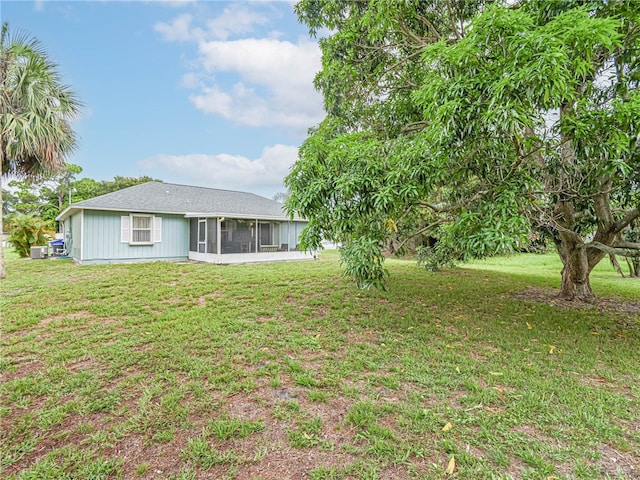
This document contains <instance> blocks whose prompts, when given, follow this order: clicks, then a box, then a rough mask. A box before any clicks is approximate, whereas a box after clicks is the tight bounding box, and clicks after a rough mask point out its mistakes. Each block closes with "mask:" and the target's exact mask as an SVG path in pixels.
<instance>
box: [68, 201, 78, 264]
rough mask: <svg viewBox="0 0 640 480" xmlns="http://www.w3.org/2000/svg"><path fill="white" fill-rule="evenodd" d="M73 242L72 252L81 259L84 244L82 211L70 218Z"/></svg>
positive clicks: (71, 245) (72, 254)
mask: <svg viewBox="0 0 640 480" xmlns="http://www.w3.org/2000/svg"><path fill="white" fill-rule="evenodd" d="M70 228H71V239H72V241H71V243H70V244H69V246H68V247H67V248H70V253H71V256H72V257H73V258H75V259H76V260H80V246H81V245H82V212H80V213H78V214H76V215H74V216H73V217H71V218H70Z"/></svg>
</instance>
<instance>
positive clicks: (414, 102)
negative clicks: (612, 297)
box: [286, 0, 640, 299]
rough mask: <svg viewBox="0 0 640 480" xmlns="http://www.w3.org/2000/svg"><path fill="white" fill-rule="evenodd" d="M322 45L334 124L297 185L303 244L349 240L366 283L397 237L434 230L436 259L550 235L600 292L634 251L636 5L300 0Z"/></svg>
mask: <svg viewBox="0 0 640 480" xmlns="http://www.w3.org/2000/svg"><path fill="white" fill-rule="evenodd" d="M296 8H297V12H298V15H299V17H300V19H301V20H302V21H304V22H305V23H307V25H309V27H310V31H311V33H315V32H317V31H318V30H319V29H320V28H323V27H326V28H328V29H330V30H331V31H332V33H331V34H330V35H329V36H327V37H326V38H322V39H321V40H320V45H321V48H322V52H323V67H322V71H321V72H320V73H319V74H318V76H317V77H316V86H317V87H318V88H319V89H321V90H322V92H323V94H324V97H325V106H326V110H327V117H326V119H325V120H324V121H323V122H322V124H321V125H320V126H319V127H318V128H316V129H315V130H313V131H312V132H311V134H310V136H309V138H308V139H307V140H306V141H305V143H304V145H303V146H302V148H301V150H300V158H299V160H298V162H297V163H296V165H295V166H294V168H293V170H292V172H291V174H290V175H289V176H288V178H287V180H286V183H287V186H288V187H289V188H290V190H291V197H290V199H289V201H288V206H289V208H290V210H291V211H295V212H297V213H299V214H301V215H303V216H306V217H308V218H310V223H309V227H308V229H307V231H306V233H305V236H304V239H305V242H306V243H307V245H308V246H313V247H315V246H317V245H318V244H319V242H320V240H321V239H322V238H323V237H324V238H329V239H331V240H335V241H338V242H342V243H343V245H344V248H343V249H342V252H341V255H342V259H343V261H344V263H345V265H346V267H347V272H348V273H350V274H352V275H353V276H354V277H355V279H356V280H357V281H358V283H359V284H360V285H361V286H369V285H375V284H378V285H380V284H381V283H382V282H383V280H384V269H383V260H382V252H381V248H382V245H383V242H384V241H385V240H386V239H388V238H389V237H396V236H400V237H401V238H406V237H408V236H411V235H413V234H415V233H417V232H422V231H432V232H435V234H436V235H437V236H438V238H439V241H438V244H437V246H436V248H435V254H436V255H438V256H439V257H440V258H445V259H446V258H456V259H460V258H467V257H470V256H482V255H487V254H494V253H499V252H504V251H509V250H511V249H513V248H515V247H517V246H518V245H521V244H522V243H523V242H526V241H527V237H528V236H529V235H530V234H531V232H533V231H536V230H538V231H543V232H546V233H547V234H548V235H550V236H551V237H552V238H553V240H554V242H555V244H556V246H557V250H558V253H559V255H560V258H561V259H562V262H563V264H564V268H563V271H562V289H561V294H562V296H563V297H565V298H576V297H577V298H581V299H585V298H588V297H590V296H591V295H592V291H591V287H590V284H589V274H590V272H591V270H592V269H593V268H594V266H595V265H596V264H597V263H598V262H599V261H600V260H601V259H602V258H603V257H604V256H605V255H606V254H607V253H617V254H625V255H637V254H638V252H639V251H640V245H639V244H636V243H632V242H624V241H623V240H622V237H621V235H620V234H621V232H622V231H623V230H624V229H625V228H626V227H627V226H628V225H629V224H631V223H632V222H634V221H637V219H638V216H639V208H638V204H639V198H640V193H639V185H640V184H639V182H640V162H639V158H638V144H637V142H638V135H639V132H640V130H639V122H640V93H639V92H638V80H639V78H640V77H639V75H640V72H639V71H638V51H639V50H638V49H639V47H640V26H639V25H638V20H639V18H640V3H636V2H627V1H622V0H619V1H615V0H613V1H612V0H608V1H605V0H597V1H595V0H594V1H584V2H565V1H560V0H558V1H553V0H532V1H521V2H505V3H503V2H489V1H487V2H481V1H464V0H430V1H424V0H421V1H417V0H416V1H410V2H385V1H375V2H358V1H340V2H335V1H330V0H303V1H302V2H300V3H299V4H298V5H297V7H296Z"/></svg>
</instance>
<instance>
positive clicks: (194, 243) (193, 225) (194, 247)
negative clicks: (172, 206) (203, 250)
mask: <svg viewBox="0 0 640 480" xmlns="http://www.w3.org/2000/svg"><path fill="white" fill-rule="evenodd" d="M189 251H190V252H197V251H198V219H197V218H191V219H190V220H189Z"/></svg>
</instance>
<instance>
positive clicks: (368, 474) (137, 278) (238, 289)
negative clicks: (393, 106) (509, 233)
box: [0, 253, 640, 480]
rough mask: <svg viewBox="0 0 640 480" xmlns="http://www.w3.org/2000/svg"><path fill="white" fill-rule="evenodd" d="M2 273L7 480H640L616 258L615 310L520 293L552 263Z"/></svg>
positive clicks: (628, 316)
mask: <svg viewBox="0 0 640 480" xmlns="http://www.w3.org/2000/svg"><path fill="white" fill-rule="evenodd" d="M7 267H8V278H7V279H6V280H5V281H2V282H0V313H1V319H2V335H1V338H0V349H1V350H0V352H1V354H0V374H1V375H2V384H1V386H0V422H1V425H0V427H1V429H0V440H1V442H0V444H1V450H0V451H1V454H0V476H2V477H3V478H15V479H67V478H68V479H72V478H77V479H99V478H121V479H138V478H140V479H143V478H144V479H147V478H149V479H151V478H153V479H196V478H216V479H217V478H220V479H221V478H229V479H230V478H235V479H250V478H256V479H258V478H262V479H285V478H290V479H316V480H319V479H406V478H419V479H445V478H456V479H512V478H513V479H543V480H550V479H572V478H576V479H599V478H603V479H606V478H611V479H634V478H636V479H637V478H640V458H639V455H638V452H640V381H639V380H640V355H639V353H640V314H638V313H637V310H633V309H630V308H627V309H626V310H622V311H616V310H612V309H611V308H609V307H611V306H612V305H614V304H615V303H616V302H631V301H635V302H637V301H638V297H639V296H640V283H639V282H638V281H637V280H629V279H622V278H620V277H618V276H617V275H616V274H615V273H614V272H613V271H612V270H610V267H609V266H608V265H606V264H604V263H603V265H602V267H600V268H599V269H598V271H597V272H596V273H595V274H594V276H593V282H592V283H593V286H594V289H595V291H596V293H597V294H598V295H600V296H601V297H604V298H605V299H606V300H607V302H606V305H608V309H603V308H598V307H593V308H586V309H585V308H580V309H574V308H565V307H563V306H562V305H558V304H553V302H552V303H549V302H546V301H533V300H526V299H523V298H522V297H516V296H515V295H518V294H522V293H523V292H525V293H526V292H531V291H532V290H535V291H536V292H538V293H539V292H547V291H548V290H549V289H550V288H555V287H557V285H558V283H559V264H558V261H557V260H556V259H555V257H554V256H551V255H546V256H534V255H527V256H518V257H510V258H506V259H505V258H499V259H491V260H487V261H484V262H478V263H476V264H474V265H469V266H467V267H465V268H458V269H454V270H449V271H445V272H440V273H430V272H427V271H425V270H423V269H421V268H419V267H417V266H416V265H415V263H413V262H406V261H398V260H394V261H389V262H388V267H389V269H390V271H391V274H392V277H391V281H390V284H389V289H388V291H386V292H380V291H366V292H365V291H359V290H357V289H356V288H355V287H354V285H353V284H352V283H351V282H350V281H348V280H346V279H344V278H343V277H342V276H341V270H340V267H339V262H338V257H337V256H336V255H335V253H325V254H323V255H322V256H321V259H320V260H319V261H315V262H296V263H280V264H269V265H267V264H265V265H240V266H228V267H222V266H213V265H203V264H165V263H155V264H137V265H96V266H78V265H75V264H73V263H72V262H70V261H65V260H24V259H15V258H11V259H9V260H8V261H7ZM531 287H533V289H532V288H531ZM447 470H449V472H453V473H448V472H447Z"/></svg>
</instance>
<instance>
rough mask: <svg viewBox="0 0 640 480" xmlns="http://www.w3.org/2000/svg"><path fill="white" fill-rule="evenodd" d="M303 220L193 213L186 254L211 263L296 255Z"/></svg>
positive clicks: (275, 258)
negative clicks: (210, 215) (230, 216)
mask: <svg viewBox="0 0 640 480" xmlns="http://www.w3.org/2000/svg"><path fill="white" fill-rule="evenodd" d="M305 225H306V223H305V222H301V221H283V220H269V219H250V218H225V217H192V218H190V219H189V258H190V259H192V260H199V261H204V262H214V263H242V262H256V261H273V260H287V259H292V260H294V259H299V258H302V257H305V256H308V254H307V253H306V252H303V251H300V250H299V249H298V243H299V237H300V233H301V232H302V229H303V228H304V227H305Z"/></svg>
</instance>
